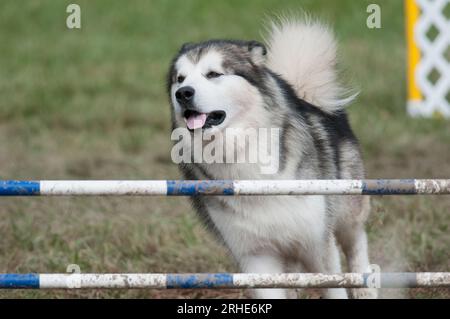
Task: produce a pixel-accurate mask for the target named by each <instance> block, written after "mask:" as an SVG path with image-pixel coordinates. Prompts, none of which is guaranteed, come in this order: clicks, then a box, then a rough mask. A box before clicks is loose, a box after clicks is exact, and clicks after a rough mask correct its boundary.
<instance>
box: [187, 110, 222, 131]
mask: <svg viewBox="0 0 450 319" xmlns="http://www.w3.org/2000/svg"><path fill="white" fill-rule="evenodd" d="M183 116H184V120H185V121H186V126H187V128H188V129H189V130H190V131H192V130H195V129H199V128H201V129H207V128H211V127H213V126H216V125H220V124H221V123H222V122H223V121H224V120H225V117H226V113H225V112H224V111H213V112H211V113H200V112H197V111H193V110H186V111H184V113H183Z"/></svg>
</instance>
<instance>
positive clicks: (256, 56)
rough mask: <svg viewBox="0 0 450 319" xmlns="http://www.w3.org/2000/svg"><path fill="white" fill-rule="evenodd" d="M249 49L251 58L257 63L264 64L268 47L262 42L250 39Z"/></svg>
mask: <svg viewBox="0 0 450 319" xmlns="http://www.w3.org/2000/svg"><path fill="white" fill-rule="evenodd" d="M247 47H248V51H249V52H250V56H251V59H252V61H253V63H255V64H256V65H262V64H264V62H265V61H266V55H267V49H266V47H265V46H264V44H262V43H261V42H258V41H248V44H247Z"/></svg>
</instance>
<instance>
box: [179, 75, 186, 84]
mask: <svg viewBox="0 0 450 319" xmlns="http://www.w3.org/2000/svg"><path fill="white" fill-rule="evenodd" d="M184 79H185V77H184V76H182V75H179V76H178V77H177V82H178V83H182V82H183V81H184Z"/></svg>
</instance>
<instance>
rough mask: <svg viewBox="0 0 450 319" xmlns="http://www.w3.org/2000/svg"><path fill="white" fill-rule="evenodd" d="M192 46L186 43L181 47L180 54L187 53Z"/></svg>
mask: <svg viewBox="0 0 450 319" xmlns="http://www.w3.org/2000/svg"><path fill="white" fill-rule="evenodd" d="M193 45H194V44H193V43H192V42H186V43H184V44H183V45H182V46H181V49H180V52H185V51H188V50H189V49H190V48H191V47H192V46H193Z"/></svg>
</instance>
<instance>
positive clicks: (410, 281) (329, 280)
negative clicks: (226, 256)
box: [0, 272, 450, 289]
mask: <svg viewBox="0 0 450 319" xmlns="http://www.w3.org/2000/svg"><path fill="white" fill-rule="evenodd" d="M419 287H425V288H432V287H448V288H450V273H448V272H422V273H343V274H321V273H280V274H242V273H238V274H232V273H216V274H206V273H205V274H203V273H200V274H0V289H77V288H79V289H82V288H106V289H107V288H111V289H120V288H123V289H134V288H158V289H174V288H176V289H193V288H419Z"/></svg>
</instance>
